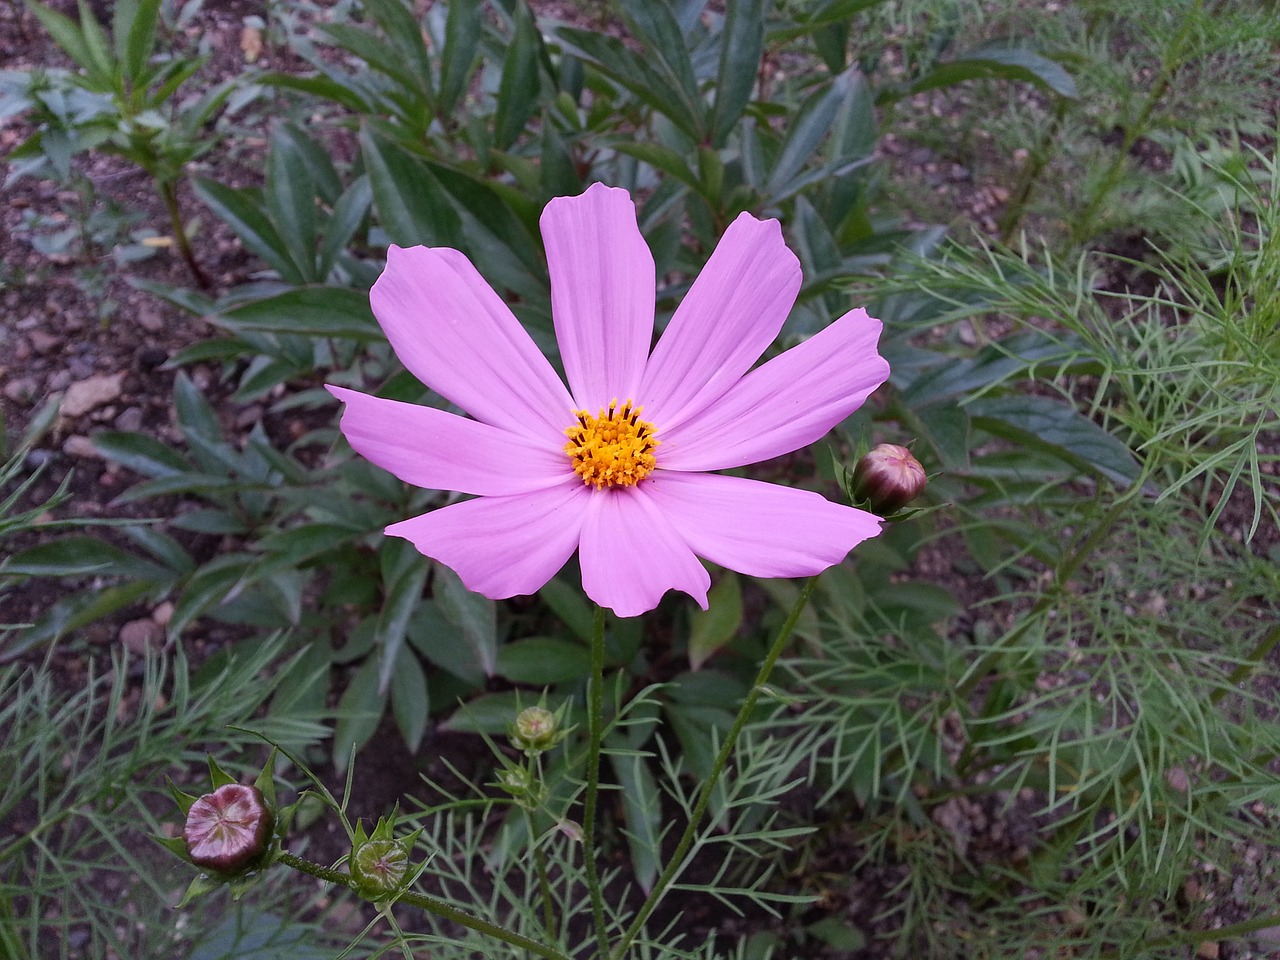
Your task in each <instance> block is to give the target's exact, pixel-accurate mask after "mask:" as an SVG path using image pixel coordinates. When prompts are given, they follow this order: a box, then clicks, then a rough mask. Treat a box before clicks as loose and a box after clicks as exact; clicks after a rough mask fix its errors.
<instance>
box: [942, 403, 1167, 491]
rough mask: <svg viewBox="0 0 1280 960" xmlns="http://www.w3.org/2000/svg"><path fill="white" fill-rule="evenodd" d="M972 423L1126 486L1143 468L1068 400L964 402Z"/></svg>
mask: <svg viewBox="0 0 1280 960" xmlns="http://www.w3.org/2000/svg"><path fill="white" fill-rule="evenodd" d="M965 410H966V411H967V412H968V413H969V416H970V418H971V419H972V421H973V424H974V426H976V427H978V428H979V429H982V430H985V431H987V432H988V433H990V434H993V435H995V436H998V437H1002V438H1004V439H1006V440H1010V441H1012V442H1014V443H1017V444H1021V445H1023V446H1026V447H1030V448H1032V449H1038V450H1043V451H1045V452H1046V453H1050V454H1052V455H1053V456H1056V457H1058V458H1059V459H1061V460H1063V461H1064V462H1065V463H1069V464H1071V465H1072V466H1074V467H1076V468H1077V469H1080V470H1084V471H1085V472H1088V473H1094V474H1101V475H1102V476H1105V477H1107V478H1108V479H1110V480H1111V481H1112V482H1113V483H1115V484H1117V485H1118V486H1120V487H1127V486H1129V485H1130V484H1131V483H1133V482H1134V481H1135V480H1137V479H1138V477H1139V476H1140V475H1141V473H1142V470H1141V467H1140V466H1139V465H1138V462H1137V460H1136V459H1135V458H1134V456H1133V453H1132V452H1131V451H1130V450H1129V448H1128V447H1127V446H1126V445H1125V444H1124V443H1123V442H1121V441H1120V440H1119V439H1118V438H1117V437H1115V436H1113V435H1112V434H1110V433H1108V432H1107V431H1106V430H1103V429H1102V427H1100V426H1098V425H1097V424H1096V423H1094V422H1093V421H1092V420H1090V419H1089V418H1088V417H1086V416H1084V415H1083V414H1081V413H1079V412H1078V411H1077V410H1076V409H1075V408H1074V407H1073V406H1071V404H1069V403H1068V402H1066V401H1065V400H1055V399H1053V398H1051V397H1036V396H1023V395H1020V394H1009V395H1007V396H1001V397H982V398H979V399H978V400H974V401H973V402H972V403H969V404H967V405H966V406H965Z"/></svg>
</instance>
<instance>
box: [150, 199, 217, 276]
mask: <svg viewBox="0 0 1280 960" xmlns="http://www.w3.org/2000/svg"><path fill="white" fill-rule="evenodd" d="M159 187H160V196H161V198H163V200H164V206H165V209H166V210H168V211H169V224H170V226H171V227H172V229H173V239H174V242H175V243H177V244H178V253H180V254H181V255H182V259H183V260H185V261H186V264H187V269H188V270H190V271H191V276H192V277H193V278H194V279H195V281H196V286H198V287H199V288H200V289H201V290H208V289H209V287H210V283H209V278H208V277H207V276H205V273H204V271H203V270H201V269H200V264H199V263H197V262H196V255H195V251H193V250H192V249H191V241H190V240H189V239H187V226H186V224H185V223H184V222H183V220H182V208H181V207H179V206H178V190H177V187H176V186H175V185H174V183H173V181H172V180H162V181H160V183H159Z"/></svg>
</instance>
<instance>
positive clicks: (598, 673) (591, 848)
mask: <svg viewBox="0 0 1280 960" xmlns="http://www.w3.org/2000/svg"><path fill="white" fill-rule="evenodd" d="M587 731H588V737H589V739H590V741H591V743H590V746H589V747H588V748H587V796H586V801H585V804H584V809H583V811H582V821H583V822H582V855H583V866H584V867H585V868H586V873H587V888H588V890H589V891H590V893H591V916H592V918H593V919H594V921H595V928H596V940H597V942H598V944H599V949H600V953H599V956H600V958H601V960H604V958H605V957H607V956H608V955H609V929H608V926H607V925H606V923H605V918H604V890H603V889H602V888H601V886H600V873H599V871H598V870H597V868H596V819H597V812H596V810H597V806H598V803H599V798H600V744H601V741H602V740H603V739H604V608H603V607H600V606H597V607H596V612H595V619H594V620H593V621H592V624H591V679H590V681H589V682H588V685H587Z"/></svg>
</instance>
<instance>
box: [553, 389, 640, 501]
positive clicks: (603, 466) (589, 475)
mask: <svg viewBox="0 0 1280 960" xmlns="http://www.w3.org/2000/svg"><path fill="white" fill-rule="evenodd" d="M643 409H644V408H643V407H633V406H632V405H631V401H630V400H628V401H627V402H626V403H624V404H623V405H622V406H621V407H619V406H618V401H617V400H613V401H612V402H610V404H609V408H608V409H607V410H606V409H605V408H604V407H601V408H600V413H599V414H598V415H597V416H594V417H593V416H592V415H591V414H590V413H588V412H587V411H586V410H575V411H574V412H573V414H574V416H575V417H577V418H578V422H577V423H575V424H574V425H573V426H571V427H569V429H567V430H566V431H565V435H566V436H568V438H569V442H568V443H566V444H565V445H564V452H565V453H567V454H568V455H569V459H570V460H572V461H573V472H574V473H576V474H577V475H578V476H580V477H581V478H582V482H583V483H585V484H587V485H588V486H592V487H595V488H596V489H597V490H603V489H605V488H607V487H632V486H635V485H636V484H637V483H639V482H640V481H641V480H643V479H644V478H645V477H646V476H648V474H649V471H650V470H652V469H653V468H654V466H656V465H657V461H656V460H655V459H654V456H653V451H654V449H655V448H656V447H657V446H658V443H659V441H658V439H657V438H656V437H655V436H654V435H653V434H654V429H653V424H652V423H649V422H648V421H647V420H641V419H640V411H641V410H643Z"/></svg>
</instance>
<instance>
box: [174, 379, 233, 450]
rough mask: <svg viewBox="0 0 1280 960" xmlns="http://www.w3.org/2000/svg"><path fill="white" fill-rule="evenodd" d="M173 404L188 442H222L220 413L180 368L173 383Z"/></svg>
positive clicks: (179, 427)
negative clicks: (218, 413)
mask: <svg viewBox="0 0 1280 960" xmlns="http://www.w3.org/2000/svg"><path fill="white" fill-rule="evenodd" d="M173 404H174V409H175V412H176V413H177V417H178V429H180V430H181V431H182V434H183V436H185V437H186V438H187V442H188V443H191V444H194V442H195V441H196V440H204V441H206V442H208V443H221V442H222V427H221V425H219V423H218V415H217V414H216V413H214V411H213V407H212V406H210V405H209V401H208V400H206V399H205V397H204V394H203V393H201V392H200V388H199V387H197V386H196V385H195V383H194V381H192V379H191V378H190V377H188V376H187V374H186V372H185V371H182V370H179V371H178V375H177V377H176V378H175V379H174V384H173Z"/></svg>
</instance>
